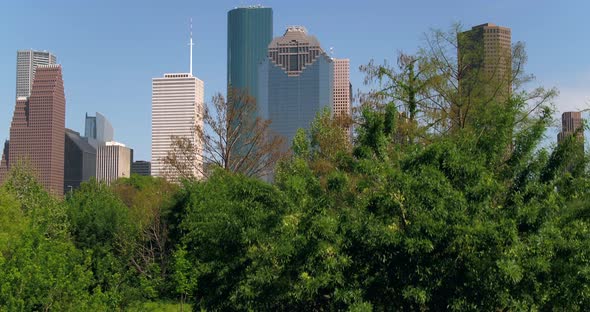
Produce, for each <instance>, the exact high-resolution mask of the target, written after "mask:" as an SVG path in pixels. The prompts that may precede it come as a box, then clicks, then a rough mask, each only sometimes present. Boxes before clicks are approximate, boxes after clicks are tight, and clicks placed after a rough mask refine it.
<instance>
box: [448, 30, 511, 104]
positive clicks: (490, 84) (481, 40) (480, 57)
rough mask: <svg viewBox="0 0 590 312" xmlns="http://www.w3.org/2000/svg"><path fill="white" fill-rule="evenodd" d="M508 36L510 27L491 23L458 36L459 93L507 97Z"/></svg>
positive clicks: (509, 44) (509, 88)
mask: <svg viewBox="0 0 590 312" xmlns="http://www.w3.org/2000/svg"><path fill="white" fill-rule="evenodd" d="M511 36H512V35H511V30H510V28H507V27H502V26H497V25H495V24H492V23H486V24H481V25H477V26H474V27H472V28H471V30H468V31H465V32H462V33H460V34H459V35H458V38H457V41H458V62H459V75H460V77H459V91H460V92H462V93H463V94H473V93H476V95H477V94H478V93H481V92H484V93H483V94H486V95H497V96H500V97H504V98H505V97H506V96H508V94H509V93H510V92H511V75H512V47H511V44H512V37H511ZM482 86H485V89H484V88H483V87H482ZM480 90H481V91H480ZM484 90H485V91H484Z"/></svg>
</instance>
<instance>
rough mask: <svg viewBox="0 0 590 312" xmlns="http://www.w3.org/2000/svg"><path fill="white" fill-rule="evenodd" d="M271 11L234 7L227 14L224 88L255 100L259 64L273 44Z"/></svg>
mask: <svg viewBox="0 0 590 312" xmlns="http://www.w3.org/2000/svg"><path fill="white" fill-rule="evenodd" d="M272 15H273V14H272V9H271V8H264V7H261V6H250V7H241V8H236V9H233V10H231V11H229V12H228V13H227V85H228V94H229V93H230V90H231V88H235V89H238V90H241V91H242V92H246V93H247V94H249V95H251V96H252V97H253V98H254V99H256V98H257V93H258V64H259V63H260V62H262V61H263V60H264V59H265V58H266V54H267V49H268V44H269V43H270V42H271V41H272V30H273V28H272V27H273V19H272Z"/></svg>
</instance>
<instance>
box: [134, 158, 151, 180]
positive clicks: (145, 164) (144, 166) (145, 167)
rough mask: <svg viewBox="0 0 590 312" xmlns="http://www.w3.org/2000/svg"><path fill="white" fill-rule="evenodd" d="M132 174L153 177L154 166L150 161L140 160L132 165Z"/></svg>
mask: <svg viewBox="0 0 590 312" xmlns="http://www.w3.org/2000/svg"><path fill="white" fill-rule="evenodd" d="M131 174H137V175H141V176H151V175H152V164H151V163H150V162H149V161H144V160H138V161H134V162H133V164H131Z"/></svg>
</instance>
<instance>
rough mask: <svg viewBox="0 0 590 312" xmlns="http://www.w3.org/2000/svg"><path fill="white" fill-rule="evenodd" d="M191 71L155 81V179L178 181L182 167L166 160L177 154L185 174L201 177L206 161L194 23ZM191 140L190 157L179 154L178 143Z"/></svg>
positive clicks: (202, 100) (167, 75)
mask: <svg viewBox="0 0 590 312" xmlns="http://www.w3.org/2000/svg"><path fill="white" fill-rule="evenodd" d="M189 46H190V52H189V58H190V62H189V72H188V73H177V74H165V75H164V77H162V78H153V79H152V161H151V172H152V175H153V176H156V177H164V178H167V179H168V180H170V181H178V180H179V178H180V176H181V173H180V172H178V170H177V169H178V168H174V167H173V166H170V164H169V163H167V162H166V158H167V157H169V156H170V155H172V154H174V156H175V159H176V161H177V162H179V163H182V166H183V168H185V171H189V172H182V174H190V175H191V176H194V177H201V176H202V173H203V169H202V168H203V158H202V155H201V142H200V139H199V136H198V135H197V132H198V129H203V113H204V107H203V106H204V92H205V91H204V83H203V81H202V80H200V79H199V78H197V77H195V76H193V38H192V24H191V34H190V42H189ZM177 139H183V140H185V139H186V140H187V141H188V142H189V143H190V145H191V147H192V150H191V152H189V153H190V155H187V154H186V153H178V154H176V153H175V147H174V142H175V140H177Z"/></svg>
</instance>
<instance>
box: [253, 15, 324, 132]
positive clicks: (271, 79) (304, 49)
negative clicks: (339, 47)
mask: <svg viewBox="0 0 590 312" xmlns="http://www.w3.org/2000/svg"><path fill="white" fill-rule="evenodd" d="M258 70H259V72H258V75H259V92H258V97H259V103H260V105H259V108H260V110H261V112H262V113H263V117H264V118H265V119H270V120H271V122H272V123H271V125H270V130H271V131H273V132H274V133H276V134H278V135H281V136H283V137H284V138H285V139H286V140H287V142H288V143H289V144H290V142H291V141H292V140H293V137H294V136H295V133H296V131H297V129H299V128H309V126H310V125H311V123H312V121H313V120H314V118H315V117H316V114H317V113H318V112H319V111H321V110H322V109H324V108H328V109H329V110H330V111H331V110H332V104H333V92H334V90H333V83H334V80H333V75H334V62H333V61H332V59H331V58H330V57H329V56H328V55H327V54H326V53H325V52H324V50H322V48H321V46H320V42H319V41H318V40H317V39H316V38H315V37H314V36H310V35H308V34H307V31H306V30H305V28H303V27H301V26H290V27H288V28H287V31H286V32H285V34H284V35H283V36H282V37H278V38H275V39H273V41H272V42H271V43H270V44H269V46H268V56H267V58H266V59H265V60H264V61H263V62H262V63H261V64H260V66H259V68H258Z"/></svg>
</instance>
